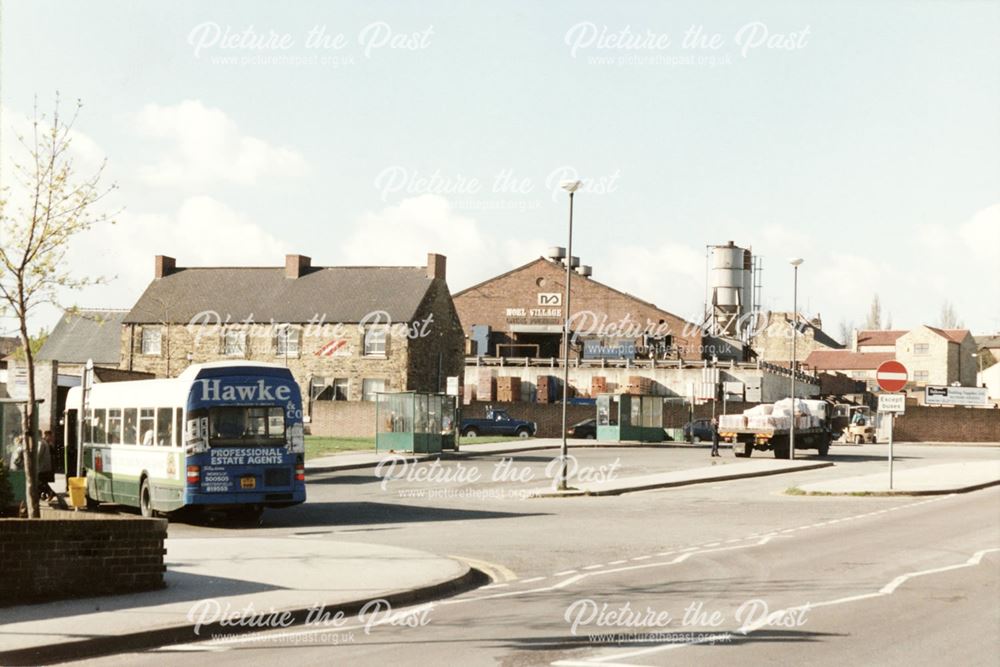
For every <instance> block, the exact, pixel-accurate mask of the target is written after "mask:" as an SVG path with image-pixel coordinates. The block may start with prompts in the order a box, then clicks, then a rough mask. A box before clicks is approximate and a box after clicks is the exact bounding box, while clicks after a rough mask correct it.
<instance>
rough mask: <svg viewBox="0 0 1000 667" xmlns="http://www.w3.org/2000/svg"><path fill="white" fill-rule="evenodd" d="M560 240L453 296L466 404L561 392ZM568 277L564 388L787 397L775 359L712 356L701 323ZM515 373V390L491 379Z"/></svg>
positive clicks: (581, 277)
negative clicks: (510, 392)
mask: <svg viewBox="0 0 1000 667" xmlns="http://www.w3.org/2000/svg"><path fill="white" fill-rule="evenodd" d="M561 250H562V249H561V248H552V249H551V250H550V253H549V256H548V257H539V258H537V259H535V260H532V261H531V262H528V263H527V264H524V265H523V266H519V267H517V268H515V269H512V270H511V271H508V272H506V273H503V274H501V275H499V276H496V277H494V278H491V279H489V280H486V281H484V282H481V283H479V284H477V285H473V286H472V287H469V288H466V289H464V290H462V291H460V292H458V293H457V294H455V306H456V308H457V309H458V312H459V315H460V317H461V320H462V324H463V326H464V327H465V331H466V334H467V335H468V337H469V338H468V341H467V348H466V349H467V353H468V357H467V359H466V368H465V380H466V385H465V392H466V393H465V396H464V402H466V403H469V402H471V401H472V400H477V401H498V400H510V401H512V402H518V401H527V402H546V401H547V400H552V399H555V398H557V397H558V395H559V387H560V386H561V384H560V383H561V379H560V376H561V374H562V371H561V367H562V361H561V357H562V329H563V317H564V315H563V312H564V311H563V304H562V300H563V291H564V287H565V279H566V261H567V260H566V258H565V257H564V253H562V254H561V253H560V251H561ZM573 260H574V261H573V264H574V268H575V273H574V275H573V281H572V293H571V301H572V303H571V306H572V311H573V314H572V317H571V318H570V321H571V324H570V329H571V334H574V335H575V336H576V342H575V343H572V341H571V349H570V372H569V383H570V393H571V394H575V395H577V396H593V395H595V394H597V393H602V392H605V391H606V392H617V391H623V390H625V389H626V388H628V387H629V386H631V385H633V384H634V383H635V381H636V380H639V381H641V382H643V383H646V385H647V386H648V391H649V392H650V393H654V394H659V395H663V396H666V397H674V398H690V397H694V398H696V399H705V398H708V397H711V396H713V395H715V393H716V389H717V388H722V387H725V389H726V393H727V394H728V396H727V398H728V399H729V400H733V401H743V400H752V401H761V400H777V398H782V397H784V396H787V392H788V389H789V371H788V369H787V368H782V367H780V366H777V365H770V364H759V363H738V362H736V361H731V362H725V363H720V364H718V366H717V367H715V366H716V364H714V363H713V360H712V359H711V357H712V350H711V349H710V348H711V347H712V345H713V343H712V341H713V340H715V339H709V338H703V335H702V327H701V326H699V325H698V324H695V323H691V322H688V321H686V320H684V319H683V318H681V317H678V316H677V315H674V314H673V313H671V312H669V311H666V310H663V309H662V308H659V307H657V306H656V305H654V304H652V303H649V302H648V301H644V300H643V299H641V298H639V297H637V296H634V295H631V294H627V293H625V292H622V291H620V290H617V289H614V288H613V287H610V286H608V285H605V284H603V283H600V282H598V281H596V280H594V279H593V278H592V277H591V272H590V267H587V266H577V264H578V263H579V262H578V260H576V258H573ZM506 378H517V379H518V380H519V382H517V381H515V382H514V383H513V384H511V383H509V382H506V381H504V382H503V386H504V387H516V388H517V391H516V392H515V393H516V394H517V395H515V396H506V395H505V396H502V397H501V396H500V395H499V394H500V392H499V391H495V390H496V389H497V386H498V385H497V383H498V382H500V381H501V380H506ZM818 391H819V383H818V380H817V379H816V378H814V377H812V376H807V375H804V374H800V382H799V384H798V389H797V393H798V394H799V395H802V396H812V395H816V394H817V393H818Z"/></svg>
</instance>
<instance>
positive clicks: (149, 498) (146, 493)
mask: <svg viewBox="0 0 1000 667" xmlns="http://www.w3.org/2000/svg"><path fill="white" fill-rule="evenodd" d="M139 512H140V513H141V514H142V516H143V517H145V518H147V519H152V518H153V516H154V512H153V492H152V490H151V489H150V487H149V478H148V477H143V478H142V484H141V485H140V486H139Z"/></svg>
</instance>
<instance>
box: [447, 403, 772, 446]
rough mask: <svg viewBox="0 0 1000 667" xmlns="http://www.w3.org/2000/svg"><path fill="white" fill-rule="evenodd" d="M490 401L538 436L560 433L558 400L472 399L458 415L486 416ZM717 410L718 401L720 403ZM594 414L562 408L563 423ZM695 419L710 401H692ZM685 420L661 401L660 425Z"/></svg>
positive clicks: (591, 409) (682, 412)
mask: <svg viewBox="0 0 1000 667" xmlns="http://www.w3.org/2000/svg"><path fill="white" fill-rule="evenodd" d="M488 405H492V406H493V407H495V408H498V409H501V410H506V411H507V413H508V414H509V415H510V416H511V417H513V418H514V419H523V420H526V421H533V422H535V423H536V424H538V434H537V435H538V437H540V438H558V437H561V435H560V434H561V428H562V404H560V403H498V402H496V401H494V402H492V403H479V402H475V403H472V404H470V405H466V406H463V407H462V418H463V419H466V418H477V417H485V416H486V407H487V406H488ZM754 405H756V403H727V404H726V412H727V413H729V414H734V413H738V412H742V411H743V410H745V409H747V408H750V407H753V406H754ZM720 410H721V404H720ZM596 416H597V407H596V406H590V405H570V406H568V407H567V410H566V423H567V424H568V425H570V426H572V425H573V424H575V423H577V422H581V421H583V420H584V419H592V418H594V417H596ZM694 416H695V419H700V418H709V417H711V416H712V406H711V404H705V405H696V406H695V409H694ZM688 420H689V416H688V406H687V405H686V404H681V403H679V402H677V403H674V402H668V403H664V404H663V426H664V428H681V427H682V426H684V424H686V423H687V422H688Z"/></svg>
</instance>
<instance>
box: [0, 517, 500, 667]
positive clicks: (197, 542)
mask: <svg viewBox="0 0 1000 667" xmlns="http://www.w3.org/2000/svg"><path fill="white" fill-rule="evenodd" d="M166 546H167V553H168V556H167V559H166V560H167V566H168V569H167V573H166V577H165V579H166V588H162V589H160V590H156V591H150V592H146V593H140V594H130V595H117V596H105V597H99V598H86V599H75V600H69V601H63V602H59V603H46V604H34V605H20V606H18V607H12V608H6V609H3V615H4V641H3V650H0V664H3V665H35V664H40V663H52V662H62V661H67V660H79V659H82V658H87V657H94V656H99V655H108V654H112V653H121V652H125V651H136V650H144V649H150V648H155V647H159V646H165V645H172V644H183V643H190V642H202V641H211V640H212V639H213V638H215V639H217V640H218V638H220V637H223V636H224V637H226V638H230V639H231V638H232V637H233V636H234V635H240V634H248V633H256V632H260V631H262V630H266V629H270V628H271V626H270V625H266V624H265V625H261V624H259V623H257V624H246V625H241V624H238V623H233V622H226V621H225V620H224V619H226V618H230V619H231V618H232V614H243V613H244V611H245V610H252V611H253V612H256V613H258V614H268V618H282V619H283V621H284V622H285V623H287V625H284V624H283V625H281V626H280V627H279V628H277V629H282V628H288V627H293V626H296V625H302V624H303V623H306V622H307V621H308V620H309V619H310V618H312V619H315V618H317V616H316V614H317V610H320V611H321V612H322V614H324V615H325V617H332V616H334V615H336V614H337V613H338V612H342V613H343V614H344V615H345V616H357V615H358V614H359V612H360V611H361V610H362V609H363V608H365V605H368V604H370V603H371V602H372V601H373V600H385V601H386V603H388V605H390V606H391V608H392V609H398V608H400V607H403V606H407V605H413V604H419V603H423V602H430V601H433V600H438V599H441V598H443V597H447V596H450V595H456V594H458V593H461V592H464V591H466V590H471V589H473V588H476V587H478V586H481V585H483V584H485V583H487V582H488V580H489V579H488V577H486V575H484V574H482V573H481V572H479V571H478V570H473V569H471V568H470V567H469V566H468V565H466V564H464V563H461V562H459V561H456V560H453V559H451V558H444V557H440V556H435V555H432V554H429V553H426V552H422V551H416V550H413V549H403V548H399V547H389V546H382V545H371V544H360V543H352V542H334V541H333V540H327V539H322V538H315V537H311V536H310V535H309V534H303V536H302V537H300V538H294V537H293V538H273V539H263V538H205V539H168V540H167V544H166ZM83 575H84V576H90V575H91V573H90V572H87V573H83ZM270 612H274V613H273V614H271V613H270ZM310 614H312V616H311V617H310ZM268 622H269V621H268Z"/></svg>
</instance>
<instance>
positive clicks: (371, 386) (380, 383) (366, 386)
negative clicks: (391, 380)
mask: <svg viewBox="0 0 1000 667" xmlns="http://www.w3.org/2000/svg"><path fill="white" fill-rule="evenodd" d="M361 388H362V392H361V393H362V400H365V401H374V400H375V394H378V393H381V392H384V391H385V380H383V379H374V378H365V381H364V382H363V383H362V385H361Z"/></svg>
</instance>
